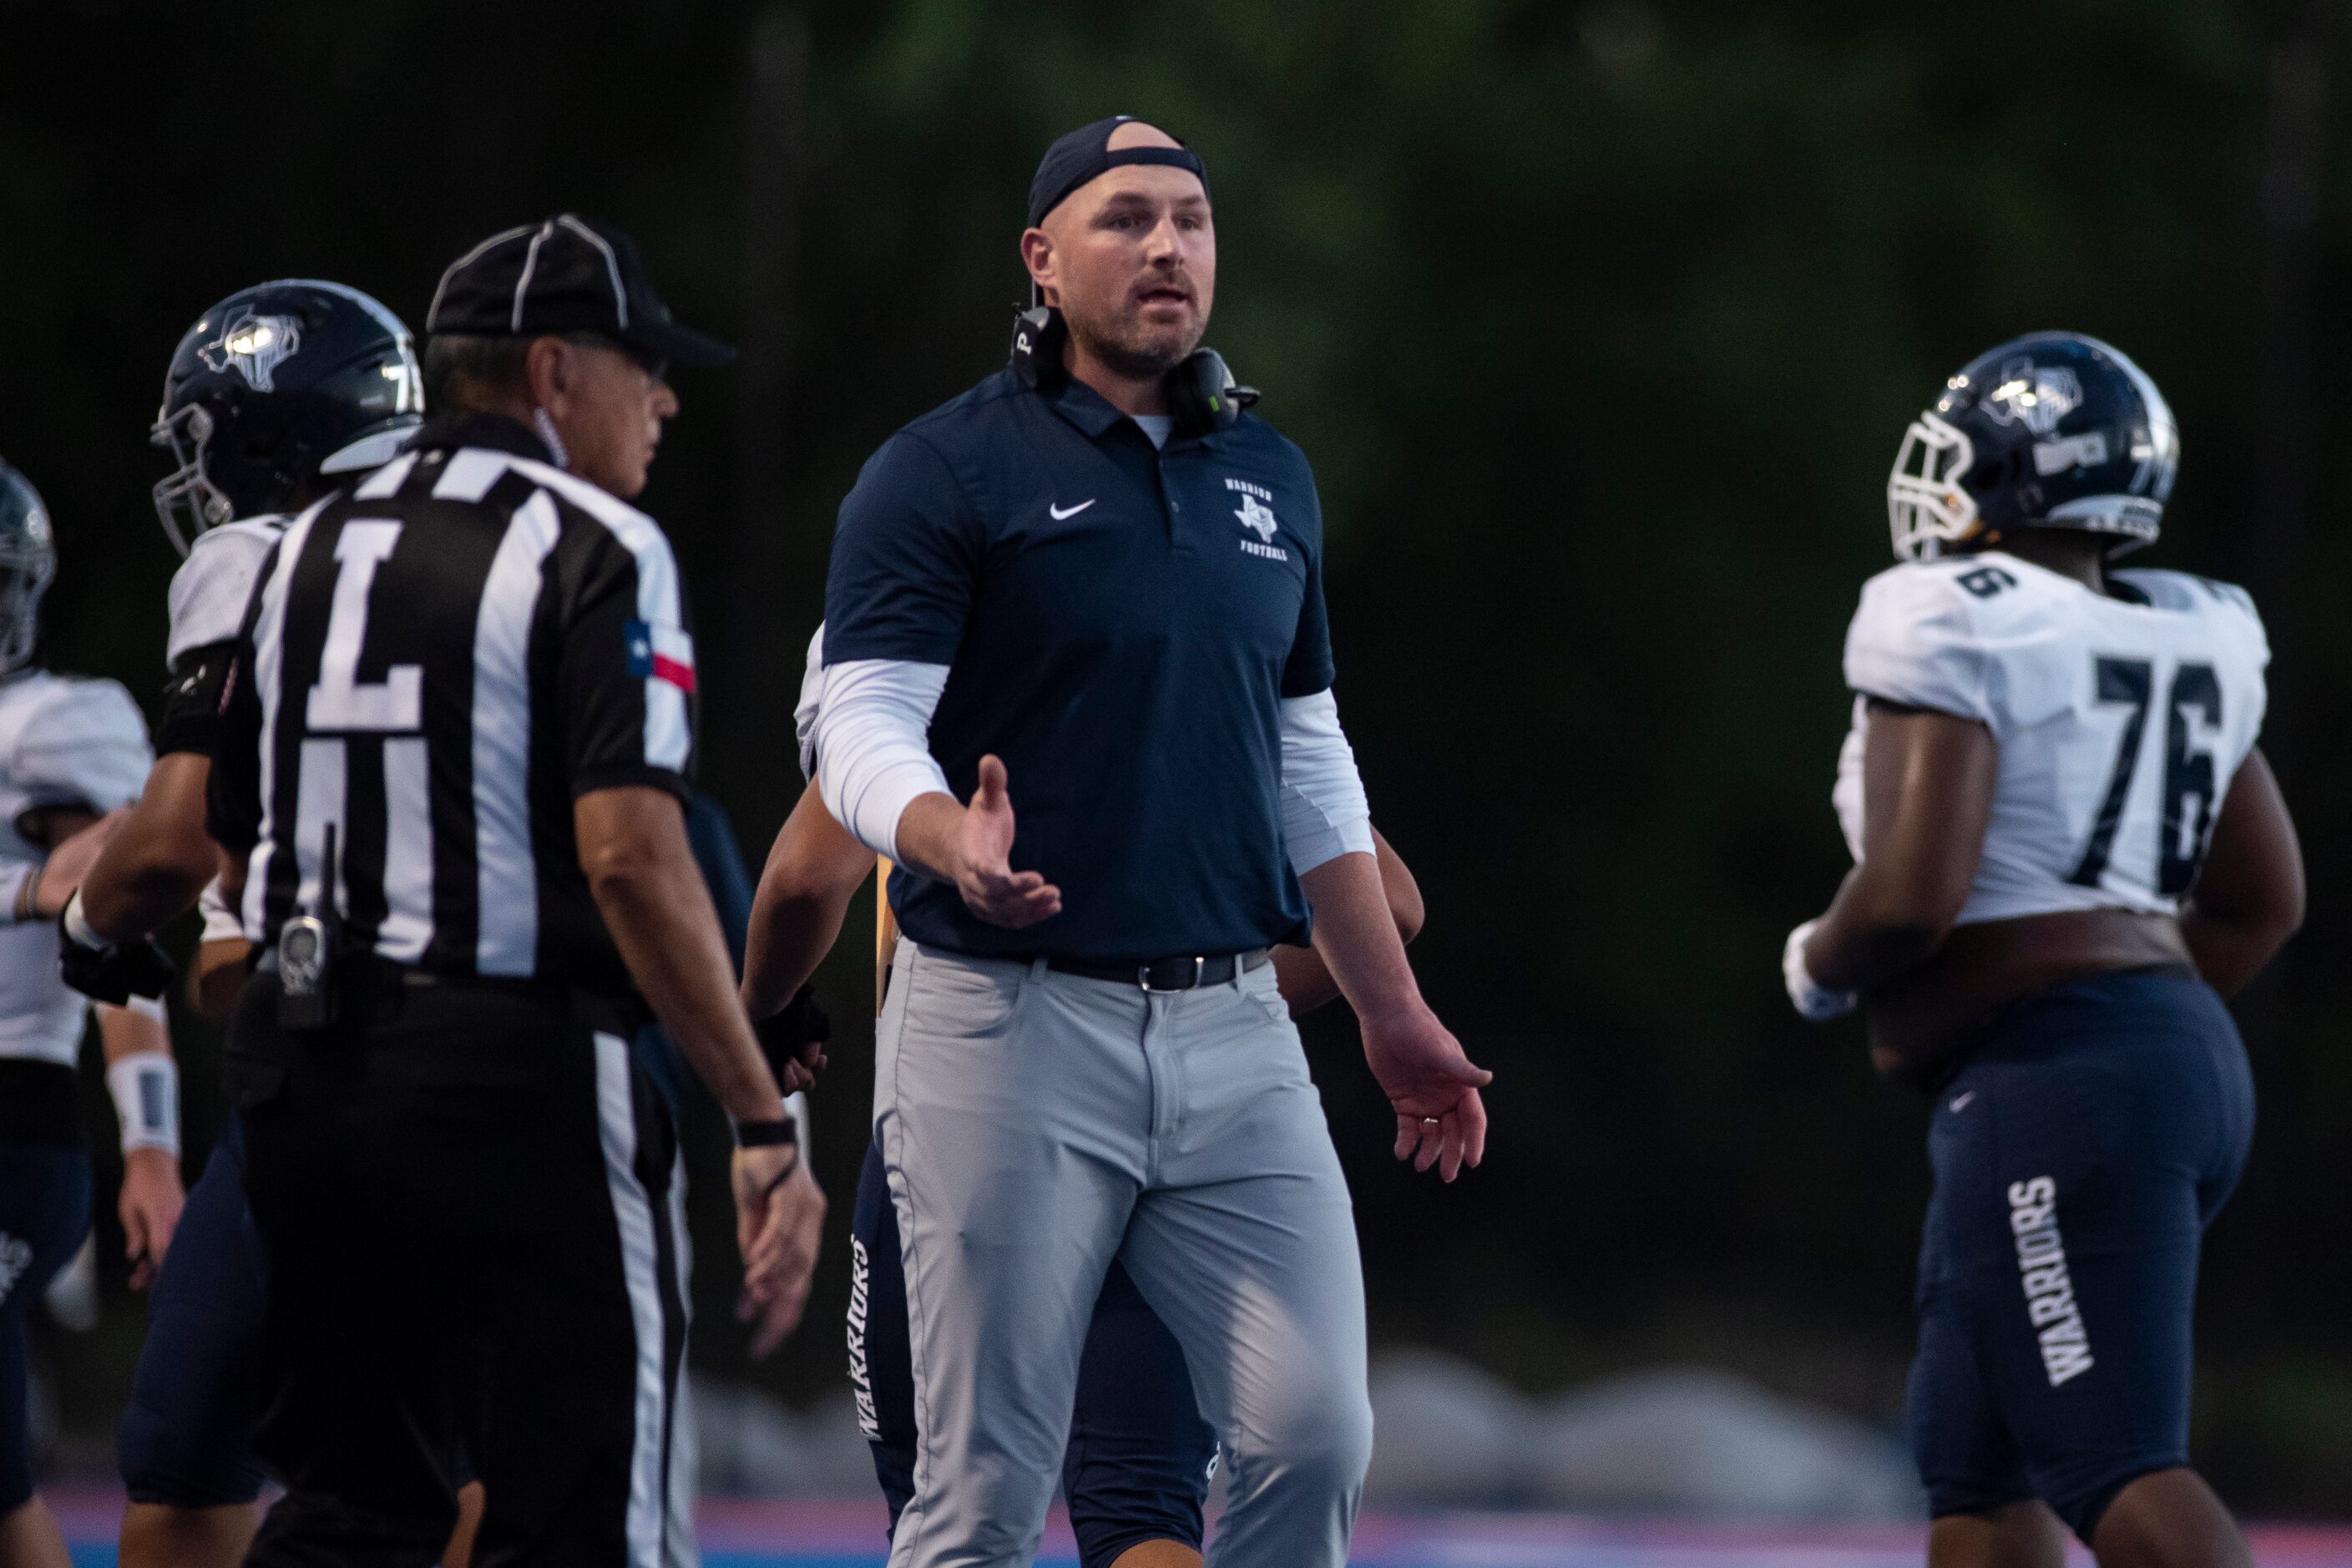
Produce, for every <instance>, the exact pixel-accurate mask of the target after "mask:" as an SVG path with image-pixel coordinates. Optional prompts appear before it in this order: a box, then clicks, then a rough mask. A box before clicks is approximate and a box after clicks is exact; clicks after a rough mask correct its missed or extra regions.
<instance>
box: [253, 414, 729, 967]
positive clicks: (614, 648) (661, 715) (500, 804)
mask: <svg viewBox="0 0 2352 1568" xmlns="http://www.w3.org/2000/svg"><path fill="white" fill-rule="evenodd" d="M546 457H547V453H546V449H545V448H544V447H542V446H541V443H540V442H539V440H538V439H537V438H536V437H533V436H532V435H531V434H530V432H529V431H527V430H525V429H524V428H523V427H522V426H520V425H517V424H514V423H513V422H511V421H509V420H506V419H500V418H494V417H488V416H472V417H468V418H466V419H463V420H456V421H446V422H436V423H434V424H431V425H428V426H425V428H424V429H423V430H421V431H419V432H418V434H417V437H416V438H415V440H414V441H413V442H412V443H411V445H410V447H409V448H408V449H407V450H406V451H405V452H404V453H403V454H402V455H401V456H400V457H399V458H395V459H394V461H392V462H391V463H390V464H388V465H386V466H385V467H384V468H380V469H378V470H376V471H375V472H374V473H373V474H371V475H370V476H368V477H367V478H366V479H363V480H362V481H361V483H360V484H359V485H358V486H357V487H356V488H355V489H352V490H351V491H349V492H348V493H341V494H338V495H335V496H332V497H331V498H329V499H328V500H325V501H323V502H321V503H320V504H319V505H317V506H314V507H312V508H310V510H308V511H306V512H304V513H303V514H302V515H301V516H299V517H298V518H296V519H295V520H294V521H293V522H292V523H291V524H289V526H288V528H287V530H286V535H285V538H284V539H283V540H282V541H280V542H279V543H278V548H277V550H276V552H275V553H274V554H273V555H272V556H271V558H270V560H269V561H268V563H267V564H266V565H265V567H264V569H263V572H262V574H261V578H260V581H259V583H258V584H257V587H256V589H255V593H254V598H253V603H252V605H251V607H250V609H249V610H248V612H247V629H246V632H245V634H244V637H243V641H242V643H241V645H240V648H239V653H238V673H237V674H236V675H235V676H233V677H232V682H233V684H232V687H231V689H230V690H229V692H228V694H227V698H226V714H225V716H224V721H223V731H222V735H221V739H220V742H219V745H218V748H217V750H216V752H215V762H214V766H213V775H212V777H213V783H212V797H211V808H212V809H211V817H212V827H213V833H214V836H215V837H216V838H218V839H219V840H220V841H221V842H222V843H223V844H225V845H226V846H228V847H230V848H231V849H232V850H234V851H237V852H241V853H246V854H247V880H246V888H245V902H244V910H243V914H244V924H245V932H246V935H247V938H248V939H249V940H251V941H253V942H258V943H262V944H265V946H266V945H267V944H268V943H271V942H275V941H276V940H277V936H278V928H279V926H280V925H281V924H283V923H284V921H286V919H287V918H288V916H289V915H290V914H293V913H295V912H297V911H298V910H318V909H319V907H320V871H321V867H320V860H321V854H322V849H323V847H324V844H325V841H326V837H327V828H328V826H329V825H330V824H332V825H333V826H334V827H335V840H336V858H337V860H338V861H340V863H341V864H340V867H339V870H338V876H337V879H336V886H337V891H338V908H339V909H340V910H341V911H342V914H343V921H344V933H345V934H344V944H345V946H346V948H347V949H363V950H373V952H376V953H379V954H381V955H382V956H383V957H384V958H387V959H390V960H393V961H394V962H396V963H405V964H415V965H416V966H418V967H420V968H424V969H427V970H431V971H435V972H436V973H455V974H469V973H470V974H482V975H497V976H514V977H531V978H540V979H554V980H562V981H567V982H570V983H572V984H583V985H586V986H588V987H590V988H593V989H597V990H603V991H617V990H620V989H624V988H625V986H626V984H627V981H626V978H625V973H624V971H623V970H622V967H621V964H620V962H619V957H618V954H617V953H616V952H615V951H614V946H613V942H612V939H611V937H610V935H609V934H608V933H607V932H606V931H605V930H604V921H603V920H602V918H601V916H600V915H599V914H598V912H597V910H596V907H595V904H594V902H593V900H592V899H591V897H590V895H589V891H588V887H587V881H586V879H585V878H584V877H583V874H582V872H581V869H580V862H579V854H578V847H577V843H576V841H575V839H574V837H573V833H572V802H573V800H574V799H575V798H577V797H578V796H580V795H585V794H587V793H589V792H591V791H593V790H598V789H604V788H609V787H613V786H616V785H627V784H650V785H654V786H656V787H658V788H661V789H665V790H668V791H671V792H673V793H676V794H677V795H680V796H681V797H682V796H683V795H684V794H685V792H686V787H687V785H686V778H685V774H686V769H687V761H688V752H689V751H690V750H691V746H692V727H693V712H692V709H693V702H692V698H693V692H694V650H693V642H692V639H691V638H690V637H689V636H688V632H687V630H686V626H685V605H684V599H683V595H682V592H681V589H680V585H679V582H678V574H677V563H676V562H675V561H674V559H673V558H672V556H671V553H670V547H669V542H668V540H667V538H665V537H664V536H663V534H662V531H661V529H660V528H659V527H658V526H657V525H656V523H655V522H654V521H653V520H652V519H651V518H649V517H647V516H646V515H645V514H644V513H643V512H640V511H638V510H635V508H633V507H630V506H628V505H626V504H625V503H624V502H622V501H620V500H615V499H614V498H613V497H612V496H611V495H609V494H607V493H606V492H604V490H602V489H597V488H596V487H595V486H594V485H592V484H590V483H588V482H587V481H586V480H584V479H577V478H574V477H573V476H572V475H570V474H567V473H565V472H563V471H562V469H560V468H555V467H553V466H552V465H551V464H550V463H548V462H547V461H546Z"/></svg>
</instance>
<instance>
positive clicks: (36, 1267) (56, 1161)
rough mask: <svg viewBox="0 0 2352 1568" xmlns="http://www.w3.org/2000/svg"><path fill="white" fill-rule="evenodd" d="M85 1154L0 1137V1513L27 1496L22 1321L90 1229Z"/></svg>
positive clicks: (29, 1461) (29, 1460)
mask: <svg viewBox="0 0 2352 1568" xmlns="http://www.w3.org/2000/svg"><path fill="white" fill-rule="evenodd" d="M89 1199H90V1181H89V1152H88V1151H86V1150H84V1149H81V1148H79V1146H76V1145H72V1144H47V1143H26V1142H13V1141H12V1142H0V1513H11V1512H14V1511H15V1510H17V1509H19V1508H21V1507H23V1506H24V1504H25V1503H26V1500H29V1499H30V1498H31V1497H32V1495H33V1449H32V1438H33V1434H32V1429H31V1427H30V1426H29V1425H28V1420H29V1417H28V1415H27V1413H26V1375H27V1372H28V1369H27V1367H26V1353H27V1350H28V1346H27V1345H26V1326H27V1325H26V1319H27V1318H28V1317H29V1316H30V1315H31V1313H32V1310H33V1304H34V1303H35V1302H37V1301H38V1300H40V1299H41V1292H42V1291H43V1290H44V1289H47V1287H48V1283H49V1281H50V1279H53V1278H54V1277H55V1276H56V1274H57V1271H58V1269H60V1268H64V1267H65V1266H66V1265H67V1263H68V1262H70V1261H71V1260H72V1258H73V1255H74V1251H75V1249H76V1248H77V1247H80V1246H81V1238H82V1237H83V1236H84V1234H86V1233H87V1232H88V1231H89Z"/></svg>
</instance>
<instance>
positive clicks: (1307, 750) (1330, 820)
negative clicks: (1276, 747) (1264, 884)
mask: <svg viewBox="0 0 2352 1568" xmlns="http://www.w3.org/2000/svg"><path fill="white" fill-rule="evenodd" d="M1282 842H1283V847H1285V848H1286V849H1287V850H1288V851H1289V852H1290V868H1291V869H1292V870H1293V871H1295V872H1297V874H1298V875H1300V876H1302V877H1303V876H1305V875H1306V874H1307V872H1309V871H1312V870H1313V869H1315V868H1316V867H1318V866H1320V865H1321V864H1323V862H1324V861H1326V860H1330V859H1335V858H1338V857H1339V856H1341V855H1352V854H1364V855H1369V854H1370V853H1372V808H1371V806H1370V804H1369V803H1368V802H1367V801H1366V800H1365V799H1364V781H1363V779H1362V777H1361V776H1360V774H1358V773H1357V772H1356V752H1355V748H1354V747H1352V746H1350V745H1349V744H1348V733H1347V731H1344V730H1342V729H1340V728H1339V699H1337V698H1335V697H1333V696H1332V695H1331V693H1330V692H1329V691H1328V690H1323V691H1318V692H1317V693H1316V694H1315V695H1314V696H1312V697H1286V698H1284V699H1283V700H1282Z"/></svg>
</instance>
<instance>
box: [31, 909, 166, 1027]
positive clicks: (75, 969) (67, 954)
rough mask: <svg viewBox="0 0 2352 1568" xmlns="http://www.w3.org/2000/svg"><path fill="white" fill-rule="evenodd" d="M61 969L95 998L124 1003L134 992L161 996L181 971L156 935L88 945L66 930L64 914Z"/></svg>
mask: <svg viewBox="0 0 2352 1568" xmlns="http://www.w3.org/2000/svg"><path fill="white" fill-rule="evenodd" d="M174 973H178V971H177V969H176V967H175V966H174V965H173V963H172V959H171V955H170V954H169V953H167V952H164V951H163V949H162V948H160V947H158V946H157V945H155V939H154V938H153V937H152V936H142V937H140V938H139V939H138V940H136V941H134V942H114V943H111V944H110V945H108V946H105V947H86V946H84V945H83V944H82V943H80V942H76V941H75V940H74V939H73V938H72V937H70V936H68V935H67V934H66V930H65V917H64V916H63V915H62V914H61V915H59V916H58V974H59V975H60V977H62V978H63V979H64V981H65V983H66V984H68V985H70V986H72V987H73V988H74V989H75V990H77V991H79V992H80V993H81V994H83V995H85V996H87V997H89V999H90V1000H91V1001H93V1002H107V1003H111V1004H112V1005H115V1006H117V1007H120V1006H121V1005H123V1004H124V1003H126V1002H128V1001H130V1000H131V997H133V996H147V997H155V996H161V995H162V994H163V991H164V988H165V987H166V986H168V985H170V984H172V976H173V974H174Z"/></svg>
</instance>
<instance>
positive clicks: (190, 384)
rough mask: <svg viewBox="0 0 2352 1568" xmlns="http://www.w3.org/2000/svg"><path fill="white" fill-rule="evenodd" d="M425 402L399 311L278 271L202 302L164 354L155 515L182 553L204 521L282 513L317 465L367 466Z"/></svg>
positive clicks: (399, 438) (314, 476) (388, 453)
mask: <svg viewBox="0 0 2352 1568" xmlns="http://www.w3.org/2000/svg"><path fill="white" fill-rule="evenodd" d="M424 410H425V393H424V378H423V376H422V375H421V374H420V373H419V372H418V369H417V364H416V350H415V343H414V342H412V341H411V339H410V337H409V333H408V329H407V328H406V327H404V326H403V325H402V324H401V321H400V318H399V317H397V316H395V315H394V314H393V313H392V312H391V311H390V310H385V309H384V308H383V306H382V305H380V304H378V303H377V302H376V301H375V300H372V299H370V298H369V297H368V296H366V295H365V294H362V293H361V292H360V291H359V290H358V289H350V288H346V287H344V286H343V285H342V284H341V283H326V282H321V281H319V280H318V279H309V278H289V279H281V280H280V281H278V282H275V283H263V284H259V285H257V286H256V287H254V288H251V289H239V290H238V291H237V292H236V293H234V294H232V295H230V296H229V297H228V298H227V299H226V300H222V301H221V302H220V303H219V304H217V305H215V306H214V307H213V308H212V309H211V310H206V311H205V313H204V315H203V317H202V318H201V319H199V320H198V321H197V322H196V324H195V325H194V326H193V327H190V328H189V329H188V331H187V335H186V336H184V337H183V338H182V339H181V340H180V346H179V349H178V351H177V352H176V353H173V355H172V368H171V369H170V371H168V372H167V373H165V374H164V377H163V412H162V413H160V414H158V415H157V416H155V427H154V429H153V430H152V432H151V433H150V435H149V439H151V440H152V441H153V442H154V444H155V445H156V446H158V447H165V448H167V449H168V450H169V451H170V452H171V454H172V457H173V461H174V462H176V463H177V465H178V466H177V467H176V468H173V470H172V472H171V474H170V476H169V477H167V478H166V479H163V481H162V482H161V483H159V484H157V485H156V487H155V512H156V515H157V516H159V517H160V518H162V519H163V531H164V532H165V533H168V534H170V535H171V537H172V542H173V545H174V546H176V547H177V548H178V550H179V552H180V553H181V554H183V555H184V554H186V553H187V552H188V548H189V546H191V545H192V544H194V542H195V539H196V535H197V534H199V533H202V532H203V531H205V529H207V528H212V527H215V526H216V525H218V524H220V523H224V522H227V521H230V520H232V519H234V518H240V517H252V516H256V515H257V514H260V513H263V512H273V511H283V510H287V508H288V506H289V504H290V503H291V502H292V500H293V499H294V498H295V497H296V496H297V495H299V494H301V493H302V492H303V491H304V490H306V489H310V488H311V487H312V486H314V485H315V484H316V483H317V482H318V479H319V477H320V475H322V474H339V473H351V472H356V471H358V470H361V469H365V468H375V467H377V466H379V465H381V464H383V463H384V462H386V461H388V460H390V458H391V457H392V455H393V454H394V452H397V451H398V450H399V449H400V445H401V443H402V442H403V441H404V440H406V439H407V438H408V434H409V432H410V431H412V430H414V429H415V428H416V426H417V425H418V423H419V422H420V421H421V419H422V417H423V415H424Z"/></svg>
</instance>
